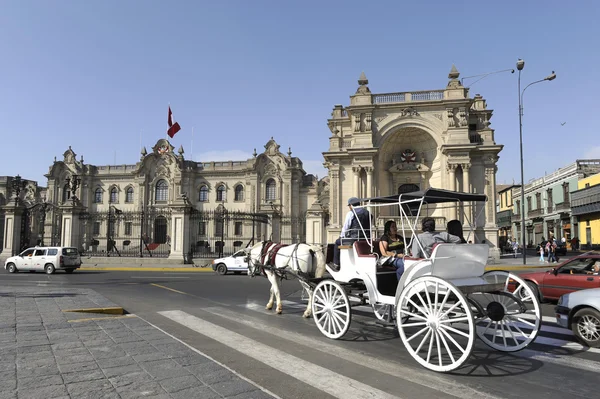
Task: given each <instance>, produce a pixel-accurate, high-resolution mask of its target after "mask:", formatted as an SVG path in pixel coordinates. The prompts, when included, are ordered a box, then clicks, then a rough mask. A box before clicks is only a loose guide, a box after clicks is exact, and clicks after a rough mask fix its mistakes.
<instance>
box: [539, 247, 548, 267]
mask: <svg viewBox="0 0 600 399" xmlns="http://www.w3.org/2000/svg"><path fill="white" fill-rule="evenodd" d="M538 249H539V251H540V263H545V262H546V261H545V260H544V246H543V245H542V244H540V245H539V246H538Z"/></svg>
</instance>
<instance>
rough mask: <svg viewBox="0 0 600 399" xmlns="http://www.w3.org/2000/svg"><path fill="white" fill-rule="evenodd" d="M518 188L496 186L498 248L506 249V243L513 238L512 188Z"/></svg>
mask: <svg viewBox="0 0 600 399" xmlns="http://www.w3.org/2000/svg"><path fill="white" fill-rule="evenodd" d="M514 187H520V186H519V185H515V184H503V185H500V184H499V185H497V186H496V189H497V195H496V198H497V199H496V221H497V223H498V247H499V248H501V249H504V248H506V245H507V242H508V241H509V240H510V239H511V238H512V237H513V234H512V218H513V207H514V204H513V198H512V193H513V190H512V189H513V188H514Z"/></svg>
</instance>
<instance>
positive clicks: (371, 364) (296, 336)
mask: <svg viewBox="0 0 600 399" xmlns="http://www.w3.org/2000/svg"><path fill="white" fill-rule="evenodd" d="M202 310H203V311H205V312H209V313H211V314H214V315H216V316H219V317H222V318H225V319H227V320H230V321H234V322H237V323H240V324H243V325H245V326H247V327H250V328H253V329H256V330H259V331H268V333H269V334H273V335H275V336H277V337H279V338H282V339H286V340H289V341H291V344H292V345H297V344H300V345H304V346H306V347H308V348H311V349H316V350H319V351H321V352H324V353H329V354H331V356H336V357H339V358H340V359H343V360H346V361H349V362H352V363H355V364H357V365H360V366H363V367H367V368H370V369H373V370H375V371H377V372H380V373H386V374H389V375H391V376H394V377H398V378H400V379H403V380H406V381H410V382H412V383H414V384H418V385H422V386H425V387H428V388H431V389H435V390H438V391H441V392H444V393H446V394H448V395H453V396H456V397H458V398H465V399H481V398H488V399H493V398H498V397H496V396H493V395H490V394H486V393H484V392H480V391H477V390H475V389H473V388H470V387H468V386H465V385H464V383H462V382H460V383H459V382H457V381H455V380H454V379H453V378H446V377H444V376H443V375H442V374H433V373H430V374H428V375H427V378H426V379H424V378H423V370H422V369H420V367H417V368H410V367H407V366H405V365H403V364H401V363H396V362H391V361H386V360H380V359H377V358H374V357H370V356H366V355H364V354H362V353H357V352H356V351H351V350H347V349H344V348H342V347H341V346H338V345H333V344H330V343H328V342H322V341H318V340H315V339H314V338H312V337H307V336H305V335H303V334H300V333H298V332H295V331H290V330H283V329H280V328H277V327H274V326H269V328H268V329H265V323H264V321H263V320H262V319H259V318H256V317H252V316H248V315H243V316H242V315H241V314H240V313H237V312H234V311H232V310H229V309H226V308H224V307H212V308H203V309H202ZM298 317H300V316H298ZM315 329H316V326H315ZM398 350H399V351H402V350H404V348H403V347H401V346H399V347H398ZM415 365H417V363H416V362H415ZM417 366H418V365H417ZM353 397H356V396H353Z"/></svg>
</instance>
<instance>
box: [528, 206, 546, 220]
mask: <svg viewBox="0 0 600 399" xmlns="http://www.w3.org/2000/svg"><path fill="white" fill-rule="evenodd" d="M527 214H528V215H529V217H530V218H539V217H541V216H542V215H543V214H544V209H543V208H538V209H532V210H530V211H529V212H528V213H527Z"/></svg>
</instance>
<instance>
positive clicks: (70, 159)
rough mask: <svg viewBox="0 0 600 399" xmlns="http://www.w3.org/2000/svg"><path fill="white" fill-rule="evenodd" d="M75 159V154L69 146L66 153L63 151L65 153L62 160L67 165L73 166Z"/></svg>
mask: <svg viewBox="0 0 600 399" xmlns="http://www.w3.org/2000/svg"><path fill="white" fill-rule="evenodd" d="M76 157H77V154H75V152H73V150H72V149H71V146H69V149H68V150H67V151H65V153H64V154H63V160H64V162H65V163H66V164H67V165H71V164H74V163H75V158H76Z"/></svg>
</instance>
